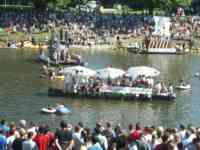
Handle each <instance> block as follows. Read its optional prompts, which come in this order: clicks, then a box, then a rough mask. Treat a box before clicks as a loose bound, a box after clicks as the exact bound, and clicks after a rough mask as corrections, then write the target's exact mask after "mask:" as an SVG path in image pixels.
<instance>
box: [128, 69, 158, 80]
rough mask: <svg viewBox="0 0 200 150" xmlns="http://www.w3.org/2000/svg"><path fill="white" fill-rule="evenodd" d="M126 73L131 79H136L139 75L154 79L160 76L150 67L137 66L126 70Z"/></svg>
mask: <svg viewBox="0 0 200 150" xmlns="http://www.w3.org/2000/svg"><path fill="white" fill-rule="evenodd" d="M127 73H128V75H129V76H131V77H132V78H133V79H136V78H137V77H138V76H139V75H145V76H149V77H156V76H158V75H159V74H160V71H158V70H157V69H155V68H151V67H147V66H137V67H130V68H129V69H128V71H127Z"/></svg>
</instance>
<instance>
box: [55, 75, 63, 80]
mask: <svg viewBox="0 0 200 150" xmlns="http://www.w3.org/2000/svg"><path fill="white" fill-rule="evenodd" d="M54 78H55V79H58V80H64V79H65V76H64V75H57V76H55V77H54Z"/></svg>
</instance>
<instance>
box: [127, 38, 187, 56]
mask: <svg viewBox="0 0 200 150" xmlns="http://www.w3.org/2000/svg"><path fill="white" fill-rule="evenodd" d="M139 45H140V44H136V45H134V46H128V47H126V48H127V51H128V52H131V53H135V54H183V53H185V51H184V50H182V49H181V48H180V47H179V46H177V45H175V44H174V43H173V42H172V41H170V40H161V39H159V40H155V39H152V40H147V39H146V40H145V41H144V45H143V46H139Z"/></svg>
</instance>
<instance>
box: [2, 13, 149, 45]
mask: <svg viewBox="0 0 200 150" xmlns="http://www.w3.org/2000/svg"><path fill="white" fill-rule="evenodd" d="M152 25H153V20H152V18H151V17H148V16H145V15H134V14H132V15H114V14H100V13H86V12H81V13H79V14H77V13H75V12H72V11H65V12H55V11H48V10H47V11H42V12H38V11H36V10H32V11H30V10H29V11H20V10H19V11H1V12H0V27H2V28H5V29H6V30H8V31H11V32H17V31H20V32H25V33H26V32H27V33H37V32H45V31H50V30H51V29H52V28H55V27H56V28H59V29H60V28H62V29H61V30H60V31H61V32H62V35H64V36H63V37H65V38H67V39H70V40H71V42H72V43H73V44H80V45H85V44H88V43H89V42H91V43H97V42H107V38H109V37H116V36H117V35H119V34H124V35H126V36H128V37H130V36H138V35H143V34H145V33H146V32H148V31H149V30H150V26H152Z"/></svg>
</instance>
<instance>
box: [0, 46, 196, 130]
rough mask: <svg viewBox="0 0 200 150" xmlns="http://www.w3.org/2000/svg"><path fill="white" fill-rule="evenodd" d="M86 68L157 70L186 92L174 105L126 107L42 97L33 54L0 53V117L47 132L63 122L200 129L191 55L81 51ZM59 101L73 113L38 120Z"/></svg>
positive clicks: (43, 85) (42, 81) (43, 86)
mask: <svg viewBox="0 0 200 150" xmlns="http://www.w3.org/2000/svg"><path fill="white" fill-rule="evenodd" d="M81 53H82V54H83V56H84V59H85V60H87V62H88V66H89V67H91V68H93V69H99V68H102V67H106V66H108V65H112V66H113V67H121V68H124V69H126V68H128V67H129V66H136V65H149V66H152V67H156V68H158V69H160V71H161V72H162V73H161V75H160V77H159V78H160V79H162V80H165V81H169V82H173V83H177V82H178V81H179V80H180V79H182V78H184V79H186V80H187V81H188V82H189V83H191V85H192V91H188V92H177V99H176V101H175V102H166V101H150V102H146V101H145V102H136V101H133V102H130V101H118V100H112V101H110V100H109V101H107V100H88V99H70V98H53V97H48V96H47V89H48V86H49V84H50V83H48V82H49V81H47V80H46V79H42V78H39V73H40V65H38V64H36V63H34V61H33V59H34V58H35V57H36V54H37V53H36V52H34V51H30V50H5V49H2V50H0V118H2V117H6V118H7V119H8V120H9V121H18V120H20V119H26V120H28V121H31V120H33V121H35V122H47V123H48V124H50V125H51V126H53V127H57V126H58V125H59V121H60V120H62V119H64V120H66V121H69V122H70V123H77V122H78V121H80V120H81V121H83V122H85V123H86V124H87V125H88V126H90V127H92V126H93V125H94V123H95V122H96V121H97V120H103V121H104V120H109V121H111V122H113V123H114V124H117V123H120V124H122V125H123V126H127V125H128V124H129V123H130V122H133V123H134V122H137V121H140V122H142V123H143V124H145V125H153V124H154V125H160V124H162V125H164V126H176V125H178V124H179V123H185V124H190V123H193V124H194V125H199V124H200V117H199V116H200V109H199V108H200V80H199V79H197V78H195V77H194V73H195V72H197V71H199V70H200V56H196V55H176V56H175V55H133V54H130V53H122V52H112V53H110V52H109V53H108V52H95V51H90V52H81ZM58 102H64V103H65V104H66V105H67V106H68V107H70V108H71V109H72V110H73V111H72V113H71V114H69V115H65V116H56V115H43V114H41V113H40V109H41V108H42V107H44V106H46V105H55V104H56V103H58Z"/></svg>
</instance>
